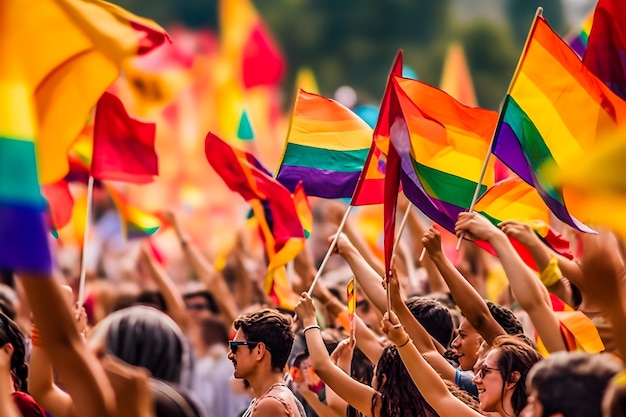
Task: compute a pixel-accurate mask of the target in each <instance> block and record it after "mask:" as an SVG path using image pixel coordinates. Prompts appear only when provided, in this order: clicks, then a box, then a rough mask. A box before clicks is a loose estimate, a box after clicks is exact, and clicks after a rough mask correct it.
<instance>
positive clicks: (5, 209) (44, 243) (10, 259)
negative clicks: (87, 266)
mask: <svg viewBox="0 0 626 417" xmlns="http://www.w3.org/2000/svg"><path fill="white" fill-rule="evenodd" d="M6 6H7V2H2V3H0V30H2V29H3V28H4V27H3V26H4V24H7V22H8V21H9V19H8V18H9V17H10V16H8V15H7V14H6V13H5V12H6V9H7V7H6ZM11 49H12V48H11V47H10V46H9V45H6V44H3V43H2V41H0V58H2V62H3V65H2V66H1V67H0V268H6V269H9V270H14V271H16V272H28V273H37V274H45V275H50V274H51V272H52V256H51V252H50V248H49V246H48V228H47V226H46V220H45V217H44V215H45V213H46V201H45V200H44V198H43V197H42V195H41V190H40V187H39V179H38V176H37V162H36V157H35V131H36V128H35V119H34V109H33V107H34V106H33V103H32V95H31V92H30V90H29V88H28V85H27V84H26V83H25V82H24V81H23V80H22V78H21V77H23V72H22V71H20V69H21V68H19V65H18V62H19V61H16V59H18V58H17V57H16V56H14V55H12V54H11V52H12V51H11ZM16 67H17V68H16Z"/></svg>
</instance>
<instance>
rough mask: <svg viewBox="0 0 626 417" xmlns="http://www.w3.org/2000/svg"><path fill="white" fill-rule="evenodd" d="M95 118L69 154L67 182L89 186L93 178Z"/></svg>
mask: <svg viewBox="0 0 626 417" xmlns="http://www.w3.org/2000/svg"><path fill="white" fill-rule="evenodd" d="M93 128H94V120H93V117H92V118H90V120H89V121H88V122H87V124H85V126H84V127H83V130H82V131H81V132H80V134H79V135H78V138H77V139H76V141H75V142H74V143H73V144H72V147H71V148H70V149H69V151H68V153H67V160H68V163H69V168H70V169H69V171H68V173H67V175H66V176H65V180H66V181H69V182H80V183H83V184H87V182H88V181H89V177H90V176H91V157H92V155H93Z"/></svg>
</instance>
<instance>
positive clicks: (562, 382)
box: [525, 352, 620, 417]
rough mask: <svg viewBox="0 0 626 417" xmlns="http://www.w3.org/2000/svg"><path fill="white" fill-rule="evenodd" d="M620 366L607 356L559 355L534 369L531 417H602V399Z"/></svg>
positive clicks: (529, 385) (530, 377) (529, 383)
mask: <svg viewBox="0 0 626 417" xmlns="http://www.w3.org/2000/svg"><path fill="white" fill-rule="evenodd" d="M619 370H620V365H619V364H618V363H617V362H616V361H614V360H612V359H611V358H609V357H608V356H606V355H590V354H588V353H584V352H557V353H554V354H552V355H550V357H549V358H547V359H544V360H543V361H541V362H539V363H538V364H537V365H535V366H534V367H533V369H532V370H531V371H530V372H529V374H528V379H527V382H526V386H527V388H528V392H529V393H530V395H529V397H528V405H527V406H526V412H525V413H527V414H526V415H527V416H528V417H550V416H563V417H579V416H580V417H601V416H602V397H603V395H604V392H605V390H606V388H607V386H608V385H609V382H610V381H611V378H613V377H614V376H615V375H616V374H617V373H618V372H619Z"/></svg>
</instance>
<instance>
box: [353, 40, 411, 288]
mask: <svg viewBox="0 0 626 417" xmlns="http://www.w3.org/2000/svg"><path fill="white" fill-rule="evenodd" d="M400 75H402V51H398V54H397V55H396V59H395V60H394V62H393V65H392V66H391V70H390V71H389V76H388V77H387V86H386V87H385V93H384V96H383V100H382V103H381V105H380V113H379V115H378V120H377V121H376V127H375V128H374V143H375V146H376V147H378V149H380V150H381V151H383V153H384V154H385V155H386V160H385V174H384V181H383V252H384V254H385V281H386V282H387V285H389V279H390V278H391V274H392V272H391V258H392V257H393V248H394V246H395V243H396V208H397V205H398V192H399V191H400V156H399V155H398V152H397V151H396V149H395V148H394V147H393V146H390V143H391V140H392V135H393V133H392V130H393V129H394V126H395V120H394V116H395V117H397V116H399V115H400V106H399V103H398V98H397V94H396V91H395V89H394V87H393V78H394V76H400ZM373 146H374V145H373ZM372 149H374V150H370V154H371V155H375V154H376V151H375V148H372ZM385 150H386V152H385ZM371 162H373V161H372V159H370V158H369V156H368V163H371ZM364 172H365V170H364ZM365 175H366V177H367V174H365ZM365 181H366V180H365ZM359 183H360V184H363V182H362V180H359ZM360 192H362V190H361V189H358V190H357V191H356V192H355V194H357V193H360ZM352 200H353V202H352V204H355V203H354V200H355V199H354V198H353V199H352ZM387 291H389V286H387Z"/></svg>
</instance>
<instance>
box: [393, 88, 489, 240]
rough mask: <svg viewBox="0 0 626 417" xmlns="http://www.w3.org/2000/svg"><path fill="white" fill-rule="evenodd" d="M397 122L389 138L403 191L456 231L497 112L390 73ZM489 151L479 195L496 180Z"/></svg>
mask: <svg viewBox="0 0 626 417" xmlns="http://www.w3.org/2000/svg"><path fill="white" fill-rule="evenodd" d="M393 85H394V86H395V90H396V92H397V99H398V101H399V108H400V111H401V114H399V115H396V116H394V117H396V120H398V123H400V122H401V126H402V127H399V128H398V129H397V130H396V132H398V134H397V135H394V137H393V138H392V143H393V145H394V148H395V149H396V150H397V151H398V153H399V155H400V157H401V160H402V186H403V189H404V193H405V195H406V196H407V198H408V199H409V200H411V202H413V204H415V206H416V207H417V208H419V209H420V210H421V211H422V212H423V213H424V214H425V215H427V216H428V217H430V218H431V219H432V220H433V221H435V222H436V223H438V224H439V225H441V226H442V227H444V228H445V229H447V230H448V231H454V224H455V223H456V219H457V217H458V214H459V213H461V212H463V211H465V210H467V209H468V208H469V206H470V204H471V201H472V198H473V196H474V192H475V190H476V185H477V182H478V180H479V178H480V173H481V169H482V166H483V163H484V159H485V158H486V157H487V155H489V145H490V142H491V138H492V136H493V132H494V130H495V127H496V123H497V120H498V115H497V113H496V112H493V111H490V110H485V109H480V108H473V107H467V106H464V105H462V104H461V103H459V102H458V101H456V100H454V98H452V97H451V96H449V95H448V94H446V93H445V92H443V91H441V90H439V89H437V88H435V87H432V86H429V85H428V84H425V83H422V82H420V81H415V80H410V79H406V78H400V77H394V79H393ZM494 159H495V158H493V157H491V158H490V161H489V163H488V165H487V169H486V170H485V175H484V177H483V179H482V183H481V188H480V193H479V195H481V194H483V193H484V192H485V191H486V190H487V188H488V187H489V186H491V185H493V183H494V170H493V160H494Z"/></svg>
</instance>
